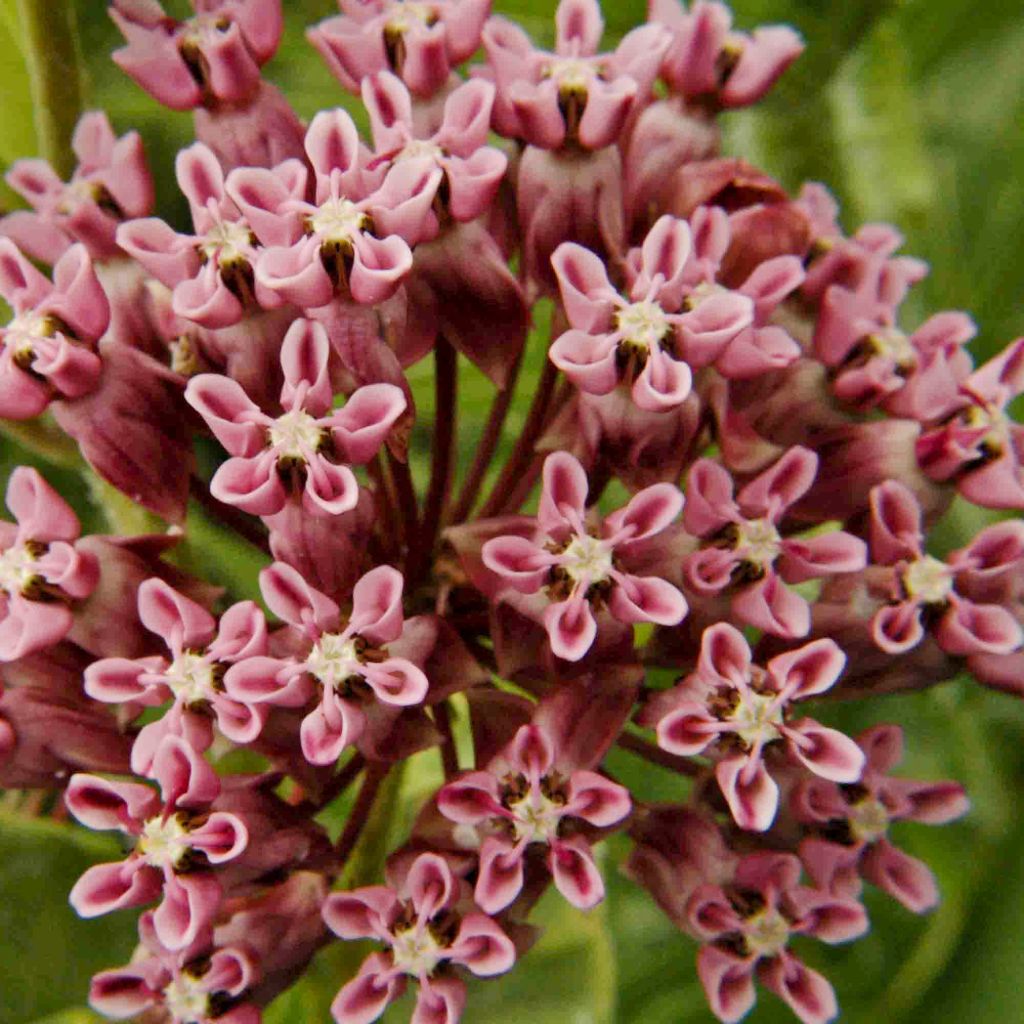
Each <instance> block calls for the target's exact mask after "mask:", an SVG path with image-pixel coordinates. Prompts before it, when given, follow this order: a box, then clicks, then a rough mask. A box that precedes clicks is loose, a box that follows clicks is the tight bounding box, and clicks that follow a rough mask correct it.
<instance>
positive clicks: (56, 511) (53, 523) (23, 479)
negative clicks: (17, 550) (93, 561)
mask: <svg viewBox="0 0 1024 1024" xmlns="http://www.w3.org/2000/svg"><path fill="white" fill-rule="evenodd" d="M5 501H6V503H7V507H8V508H9V509H10V510H11V514H12V515H13V516H14V518H15V519H16V520H17V521H18V527H19V529H18V536H19V537H20V538H27V539H31V540H37V541H43V542H47V543H48V542H50V541H55V540H63V541H74V540H77V539H78V536H79V534H80V533H81V527H80V526H79V523H78V516H76V515H75V513H74V511H73V510H72V508H71V506H70V505H69V504H68V503H67V502H66V501H65V500H64V499H63V498H62V497H61V496H60V495H59V494H58V493H57V492H56V491H55V490H54V489H53V488H52V487H51V486H50V485H49V484H48V483H47V482H46V481H45V480H44V479H43V477H42V474H40V472H39V471H38V470H37V469H32V468H31V467H29V466H16V467H15V468H14V469H13V470H12V471H11V475H10V477H9V478H8V480H7V494H6V496H5Z"/></svg>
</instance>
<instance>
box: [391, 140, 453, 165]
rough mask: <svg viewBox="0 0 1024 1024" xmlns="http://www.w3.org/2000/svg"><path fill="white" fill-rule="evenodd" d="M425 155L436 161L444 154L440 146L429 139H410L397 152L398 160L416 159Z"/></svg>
mask: <svg viewBox="0 0 1024 1024" xmlns="http://www.w3.org/2000/svg"><path fill="white" fill-rule="evenodd" d="M425 156H426V157H430V159H431V160H434V161H437V160H440V159H441V157H443V156H444V152H443V151H442V149H441V147H440V146H438V145H437V144H436V143H434V142H431V141H430V140H429V139H410V140H409V141H408V142H407V143H406V144H405V145H404V146H403V147H402V152H401V153H399V155H398V158H399V159H400V160H416V159H421V158H423V157H425Z"/></svg>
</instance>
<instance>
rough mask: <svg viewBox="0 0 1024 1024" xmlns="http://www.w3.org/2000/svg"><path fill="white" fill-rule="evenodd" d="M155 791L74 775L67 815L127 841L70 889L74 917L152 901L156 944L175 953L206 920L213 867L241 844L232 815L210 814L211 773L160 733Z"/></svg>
mask: <svg viewBox="0 0 1024 1024" xmlns="http://www.w3.org/2000/svg"><path fill="white" fill-rule="evenodd" d="M152 774H153V777H154V778H155V779H156V780H157V782H158V783H159V786H160V792H159V794H158V793H157V792H156V790H154V789H153V788H152V787H150V786H147V785H144V784H142V783H139V782H111V781H109V780H107V779H103V778H100V777H99V776H95V775H75V776H74V777H73V778H72V779H71V782H70V783H69V784H68V789H67V793H66V794H65V800H66V802H67V806H68V810H70V811H71V813H72V814H73V815H74V816H75V817H76V818H77V819H78V820H79V821H80V822H82V824H83V825H86V826H87V827H89V828H93V829H115V830H117V831H119V832H123V833H125V834H126V835H128V836H130V837H132V838H133V839H134V841H135V847H134V849H133V850H132V851H131V852H130V853H129V854H128V856H127V858H126V859H125V860H123V861H118V862H115V863H110V864H96V865H94V866H93V867H91V868H89V869H88V870H87V871H86V872H85V874H84V875H82V877H81V878H80V879H79V880H78V881H77V882H76V883H75V886H74V888H73V889H72V890H71V896H70V899H71V905H72V906H73V907H74V908H75V910H76V911H78V913H79V914H80V915H81V916H82V917H96V916H97V915H99V914H106V913H109V912H110V911H111V910H119V909H121V908H122V907H138V906H141V905H143V904H146V903H151V902H152V901H153V900H156V899H158V898H159V899H160V900H161V902H160V906H159V907H157V909H156V911H155V912H154V914H153V924H154V926H155V929H156V934H157V935H158V936H159V939H160V942H161V943H162V944H163V945H164V946H166V947H167V948H168V949H173V950H180V949H184V948H186V947H187V946H189V945H191V944H192V943H193V942H195V941H196V939H197V938H198V937H199V936H201V935H202V933H203V931H204V930H205V929H206V928H207V927H208V926H209V924H210V923H211V922H212V920H213V915H214V914H215V912H216V910H217V907H218V905H219V903H220V900H221V893H222V888H221V884H220V882H219V880H218V879H217V874H216V870H215V869H216V868H217V867H219V866H220V865H223V864H226V863H228V862H230V861H232V860H234V859H235V858H237V857H238V856H240V855H241V854H242V853H243V851H244V850H245V848H246V845H247V844H248V841H249V836H248V832H247V830H246V827H245V823H244V822H243V821H242V820H241V818H239V817H238V816H237V815H235V814H231V813H228V812H225V811H217V810H210V805H211V803H212V802H213V801H214V800H215V799H216V797H217V796H218V794H219V793H220V788H221V787H220V782H219V780H218V778H217V774H216V772H214V770H213V769H212V768H211V767H210V766H209V765H208V764H207V763H206V761H204V760H203V759H202V757H201V756H200V755H199V754H197V753H196V752H195V751H194V750H193V749H192V748H191V747H190V746H189V745H188V743H187V742H186V741H185V740H184V739H182V738H181V737H179V736H165V737H164V739H163V740H162V742H161V743H160V746H159V748H158V749H157V751H156V753H155V754H154V756H153V761H152Z"/></svg>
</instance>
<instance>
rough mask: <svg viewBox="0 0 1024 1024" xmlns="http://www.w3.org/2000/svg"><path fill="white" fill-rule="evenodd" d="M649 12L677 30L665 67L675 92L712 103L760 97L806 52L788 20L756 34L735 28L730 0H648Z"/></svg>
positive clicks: (733, 103)
mask: <svg viewBox="0 0 1024 1024" xmlns="http://www.w3.org/2000/svg"><path fill="white" fill-rule="evenodd" d="M647 9H648V18H649V20H650V21H652V22H655V23H657V24H661V25H664V26H665V27H666V28H668V29H670V30H671V32H672V43H671V46H670V47H669V49H668V52H667V53H666V54H665V60H664V63H663V64H662V67H661V74H662V77H663V78H664V79H665V81H666V83H667V84H668V86H669V88H670V89H671V90H672V91H673V92H678V93H680V94H681V95H682V96H684V97H686V99H687V100H690V101H696V102H703V103H708V104H710V105H712V107H714V108H717V107H726V108H729V107H747V106H750V104H752V103H756V102H757V101H758V100H759V99H761V97H762V96H764V95H765V93H767V92H768V90H769V89H771V87H772V86H773V85H774V84H775V83H776V81H778V79H779V78H780V76H781V75H782V73H783V72H784V71H785V70H786V69H787V68H788V67H789V66H790V64H792V63H793V61H795V60H796V58H797V57H799V56H800V54H801V53H802V52H803V49H804V44H803V41H802V40H801V39H800V37H799V36H798V35H797V34H796V32H794V31H793V30H792V29H791V28H789V27H788V26H787V25H769V26H767V27H765V28H758V29H755V30H754V32H753V33H752V34H751V35H747V34H746V33H744V32H733V31H731V26H732V14H731V13H730V11H729V8H728V7H726V6H725V4H720V3H706V2H705V0H696V2H695V3H693V4H692V5H691V7H690V9H689V10H686V9H685V8H684V7H683V5H682V4H681V3H680V2H679V0H648V4H647Z"/></svg>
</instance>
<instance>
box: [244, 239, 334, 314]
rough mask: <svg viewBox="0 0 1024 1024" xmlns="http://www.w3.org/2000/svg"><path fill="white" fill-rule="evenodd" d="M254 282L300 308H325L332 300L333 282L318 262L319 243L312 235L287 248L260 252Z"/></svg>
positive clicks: (276, 247) (282, 247) (319, 260)
mask: <svg viewBox="0 0 1024 1024" xmlns="http://www.w3.org/2000/svg"><path fill="white" fill-rule="evenodd" d="M256 281H257V283H258V284H259V285H261V286H262V287H264V288H266V289H268V290H269V291H270V292H272V293H273V294H275V295H277V296H278V297H279V298H280V299H282V300H283V301H284V302H291V303H293V304H294V305H296V306H299V307H300V308H302V309H316V308H318V307H319V306H325V305H327V303H328V302H330V301H331V299H332V298H333V297H334V282H333V281H332V280H331V278H330V275H329V274H328V273H327V270H326V268H325V267H324V265H323V261H322V260H321V259H320V242H319V240H318V239H317V238H316V236H315V235H314V236H310V237H309V238H306V239H303V240H301V241H298V242H296V243H295V244H294V245H292V246H289V247H284V246H271V247H269V248H267V249H263V250H261V252H260V254H259V259H258V260H257V261H256Z"/></svg>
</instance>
